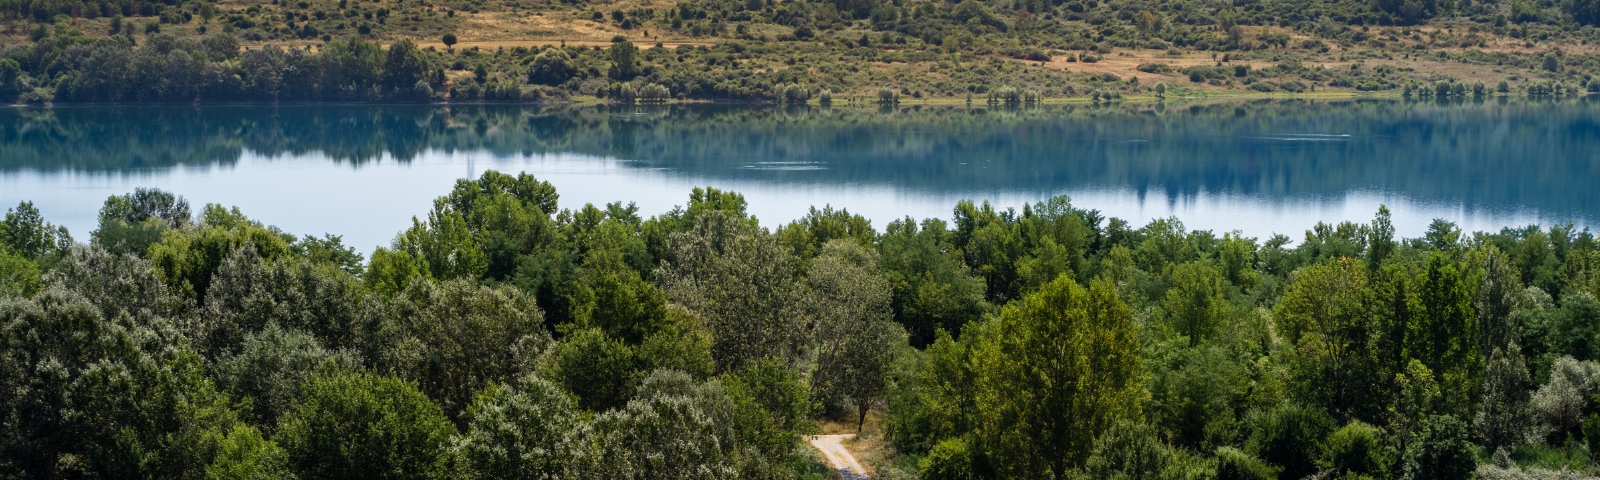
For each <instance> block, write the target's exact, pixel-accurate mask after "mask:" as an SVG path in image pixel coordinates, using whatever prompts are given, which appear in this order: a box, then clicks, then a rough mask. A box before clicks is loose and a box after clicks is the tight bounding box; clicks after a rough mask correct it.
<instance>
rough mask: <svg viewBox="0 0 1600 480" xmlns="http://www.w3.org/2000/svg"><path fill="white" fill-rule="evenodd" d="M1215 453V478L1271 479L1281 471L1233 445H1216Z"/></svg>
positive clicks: (1236, 479) (1226, 479)
mask: <svg viewBox="0 0 1600 480" xmlns="http://www.w3.org/2000/svg"><path fill="white" fill-rule="evenodd" d="M1216 455H1217V480H1273V479H1276V478H1279V477H1278V474H1279V472H1282V471H1283V468H1282V467H1276V466H1273V465H1270V464H1268V463H1266V462H1263V461H1261V459H1259V458H1256V457H1253V456H1251V455H1250V454H1248V453H1245V452H1242V451H1240V450H1239V449H1237V448H1233V447H1218V448H1217V453H1216Z"/></svg>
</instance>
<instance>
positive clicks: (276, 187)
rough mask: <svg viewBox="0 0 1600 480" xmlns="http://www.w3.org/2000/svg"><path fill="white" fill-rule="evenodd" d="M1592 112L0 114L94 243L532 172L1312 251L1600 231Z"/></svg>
mask: <svg viewBox="0 0 1600 480" xmlns="http://www.w3.org/2000/svg"><path fill="white" fill-rule="evenodd" d="M1597 119H1600V98H1593V97H1590V96H1581V97H1566V98H1489V99H1473V98H1458V99H1445V100H1434V99H1428V100H1415V99H1411V100H1407V99H1393V98H1386V99H1338V100H1300V99H1270V100H1269V99H1256V100H1242V101H1241V100H1231V101H1203V102H1170V101H1169V102H1164V103H1150V102H1130V103H1117V104H1101V105H1093V104H1073V105H1044V106H1037V107H1017V108H1013V107H1003V106H1002V107H993V106H985V105H982V104H977V105H972V106H967V105H952V106H901V107H898V108H886V107H877V106H835V107H831V108H829V107H816V106H779V105H738V104H686V105H659V106H624V105H587V106H520V105H468V106H460V105H453V106H437V105H435V106H365V105H361V106H357V105H344V106H276V107H272V106H205V107H191V106H168V107H56V108H6V109H0V203H3V204H4V205H6V206H14V205H16V204H17V202H19V201H22V200H32V201H34V202H35V204H36V205H37V206H38V207H39V209H40V210H41V211H42V212H43V214H44V215H45V218H46V219H47V220H49V221H51V222H54V223H56V224H60V225H65V226H67V227H68V228H70V229H71V231H72V234H73V235H74V237H75V238H77V239H78V240H79V241H87V239H88V234H89V232H90V231H91V230H92V229H93V228H94V225H95V222H96V211H97V210H98V209H99V207H100V205H101V204H102V202H104V200H105V198H106V197H107V196H110V195H114V194H121V193H126V192H129V191H131V190H133V188H134V187H141V186H143V187H159V188H162V189H165V190H169V191H173V192H175V193H178V194H181V195H183V196H185V197H186V198H188V199H189V200H190V201H191V202H193V203H194V204H195V207H196V211H198V207H199V206H200V205H201V204H204V203H221V204H224V205H231V206H238V207H239V208H240V209H241V210H243V211H244V213H245V214H247V215H249V216H250V217H251V218H254V219H256V220H259V221H261V222H263V223H266V224H270V225H276V226H278V227H281V228H283V229H284V230H285V231H288V232H290V233H294V234H297V235H301V234H317V235H320V234H322V233H325V232H326V233H334V234H339V235H343V236H344V238H345V242H346V244H349V245H353V246H356V247H357V248H358V249H360V250H362V251H371V249H372V248H373V247H375V246H378V245H387V244H388V243H389V241H390V239H392V238H393V237H394V235H395V234H397V233H399V232H400V231H401V230H403V229H405V228H406V227H408V226H409V225H410V219H411V217H412V216H413V215H417V216H421V215H423V214H425V213H426V212H427V211H428V209H429V208H430V207H431V205H432V200H433V199H434V198H435V197H438V196H441V195H444V194H446V193H448V192H449V190H450V188H451V186H452V185H453V183H454V182H455V180H456V179H458V178H466V177H475V176H477V175H479V174H481V173H482V172H483V171H484V170H489V169H494V170H500V171H503V172H517V171H526V172H528V173H531V174H534V175H536V176H537V177H539V178H540V179H544V180H548V181H550V182H551V183H553V184H554V185H555V186H556V188H557V190H558V192H559V193H560V195H561V206H562V207H563V208H574V207H581V206H582V205H583V204H584V203H594V204H596V205H600V204H603V203H608V202H614V201H625V202H626V201H633V202H637V203H638V205H639V207H640V210H641V213H642V214H645V215H650V214H657V213H662V212H665V211H667V210H670V209H671V208H672V207H673V206H674V205H682V204H684V203H686V202H687V199H688V195H689V190H690V189H691V188H693V187H695V186H706V185H709V186H714V187H717V188H721V189H727V190H734V191H738V192H741V193H743V194H745V195H746V197H747V198H748V199H749V202H750V211H751V213H752V214H754V215H756V216H757V217H758V218H760V219H761V222H762V223H763V224H765V225H767V226H777V225H780V224H783V223H787V222H788V221H789V220H792V219H794V218H797V217H799V216H802V215H804V214H805V213H806V211H807V209H808V208H809V207H811V206H817V207H819V208H820V207H822V206H823V205H832V206H833V207H835V208H846V209H849V210H850V211H851V212H855V213H860V214H862V215H864V216H867V217H868V218H870V219H872V220H873V224H874V226H876V227H878V228H880V229H881V228H882V226H883V225H885V224H887V223H888V222H889V221H891V220H893V219H896V218H901V217H904V216H907V215H909V216H913V217H917V218H925V217H941V218H949V217H950V216H951V215H950V212H951V209H952V207H953V206H954V205H955V203H956V201H958V200H960V199H973V200H988V201H990V202H992V203H994V204H996V205H998V206H1000V207H1017V208H1019V209H1020V207H1021V205H1022V204H1023V203H1031V202H1033V201H1037V200H1041V199H1044V198H1048V197H1050V196H1054V195H1069V196H1071V197H1072V200H1073V203H1074V204H1075V205H1077V206H1079V207H1085V208H1093V209H1098V210H1100V211H1101V212H1103V213H1104V214H1105V215H1106V216H1109V217H1119V218H1123V219H1126V220H1129V221H1130V222H1132V223H1133V224H1135V225H1143V224H1145V223H1147V222H1148V221H1150V220H1151V219H1154V218H1161V217H1167V216H1176V217H1177V218H1179V219H1180V220H1182V221H1183V222H1184V223H1185V225H1186V226H1188V227H1189V228H1191V229H1209V230H1214V231H1216V232H1218V233H1219V234H1220V233H1221V232H1225V231H1231V230H1240V231H1242V232H1244V233H1245V234H1246V235H1248V236H1252V237H1259V238H1263V239H1265V238H1266V237H1269V236H1271V235H1272V234H1273V233H1283V234H1287V235H1289V236H1290V237H1293V238H1295V239H1297V240H1298V239H1299V238H1301V237H1302V236H1303V232H1304V231H1305V230H1307V229H1309V228H1311V227H1312V226H1313V225H1315V224H1316V223H1317V222H1318V221H1324V222H1330V223H1332V222H1338V221H1345V220H1349V221H1355V222H1367V221H1369V220H1370V219H1371V218H1372V215H1373V213H1374V212H1375V211H1376V210H1377V208H1378V206H1379V205H1380V204H1387V205H1389V207H1390V209H1391V210H1393V211H1394V216H1395V224H1396V226H1397V229H1398V232H1399V234H1400V235H1402V236H1411V237H1415V236H1420V235H1421V234H1422V232H1423V230H1425V229H1426V228H1427V224H1428V223H1429V222H1430V221H1431V220H1432V219H1434V218H1444V219H1448V220H1451V221H1454V222H1456V223H1457V224H1459V225H1461V226H1462V228H1463V229H1464V230H1468V231H1475V230H1499V229H1500V228H1502V227H1507V226H1523V225H1528V224H1541V225H1552V224H1556V223H1565V222H1572V223H1574V224H1576V225H1578V226H1580V227H1585V226H1590V225H1593V224H1594V222H1595V221H1596V219H1600V194H1597V193H1596V188H1595V187H1596V186H1597V185H1600V122H1597Z"/></svg>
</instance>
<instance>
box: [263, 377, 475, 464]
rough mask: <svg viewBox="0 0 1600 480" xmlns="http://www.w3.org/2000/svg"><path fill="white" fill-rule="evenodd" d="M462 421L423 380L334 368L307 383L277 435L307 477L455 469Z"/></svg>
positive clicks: (290, 460) (281, 421)
mask: <svg viewBox="0 0 1600 480" xmlns="http://www.w3.org/2000/svg"><path fill="white" fill-rule="evenodd" d="M453 433H455V428H454V427H452V426H450V422H449V421H448V420H446V419H445V416H444V412H443V411H441V410H440V409H439V406H438V405H437V404H435V403H433V401H431V400H429V399H428V397H427V396H426V395H423V394H422V392H420V391H418V390H417V387H416V385H415V384H413V383H411V382H407V381H404V380H400V379H398V378H394V377H385V376H380V375H376V374H371V373H329V374H323V375H318V376H315V377H312V378H310V379H308V380H307V381H306V382H305V384H304V385H303V386H301V399H300V403H299V404H298V405H296V407H295V408H294V410H293V411H291V412H290V413H289V414H288V415H286V416H284V417H283V419H282V420H280V421H279V422H278V433H277V434H276V435H275V438H276V439H277V441H278V442H279V444H281V445H282V446H283V449H284V450H285V451H286V452H287V453H288V456H289V463H290V465H291V468H292V469H293V470H294V472H295V473H296V474H298V475H299V476H300V477H301V478H327V479H346V478H348V479H354V478H374V477H381V478H416V479H428V478H439V477H444V476H448V473H449V471H448V470H447V468H448V459H449V447H450V436H451V434H453Z"/></svg>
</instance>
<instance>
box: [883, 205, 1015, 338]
mask: <svg viewBox="0 0 1600 480" xmlns="http://www.w3.org/2000/svg"><path fill="white" fill-rule="evenodd" d="M949 236H950V235H949V232H948V230H946V228H945V223H944V222H943V221H940V220H938V219H929V220H927V221H925V222H923V224H922V228H920V229H919V228H918V227H917V223H916V222H915V221H914V220H912V219H911V218H910V217H907V218H906V219H904V220H896V221H894V222H891V223H890V224H889V226H888V227H887V228H886V229H885V231H884V235H883V237H882V238H881V239H880V241H879V246H878V249H879V251H880V252H881V253H882V262H883V267H884V269H885V271H886V273H887V276H888V279H889V285H890V287H891V288H892V289H893V292H894V297H893V303H892V304H891V308H893V309H894V318H895V321H896V322H898V323H899V324H900V325H902V326H904V327H905V329H906V330H907V331H908V332H909V333H910V334H911V344H912V345H915V346H918V347H922V346H926V345H928V344H929V343H931V342H933V340H934V336H935V332H936V331H938V330H944V331H946V332H953V333H954V334H955V335H960V333H961V327H962V326H963V325H966V324H967V322H970V321H973V320H977V319H978V318H979V317H980V316H981V315H982V314H983V312H984V311H985V310H986V309H988V306H989V304H988V302H986V301H985V300H984V285H983V282H982V280H980V279H978V278H975V277H973V276H972V274H971V270H970V269H969V268H968V267H967V266H966V265H965V264H964V263H963V261H962V259H961V254H960V251H959V250H957V249H956V248H955V247H954V246H953V245H951V244H950V241H951V239H950V238H949Z"/></svg>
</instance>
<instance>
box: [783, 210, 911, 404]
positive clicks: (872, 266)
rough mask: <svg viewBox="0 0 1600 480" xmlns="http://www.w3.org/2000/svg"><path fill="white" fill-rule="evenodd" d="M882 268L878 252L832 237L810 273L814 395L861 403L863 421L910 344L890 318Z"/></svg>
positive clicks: (886, 284)
mask: <svg viewBox="0 0 1600 480" xmlns="http://www.w3.org/2000/svg"><path fill="white" fill-rule="evenodd" d="M878 270H879V268H878V257H877V253H876V252H873V251H871V250H867V249H865V248H862V247H861V246H860V245H859V244H857V243H855V242H853V241H849V240H833V241H830V242H828V243H827V244H825V245H823V247H822V254H821V255H820V256H819V257H818V258H817V259H816V260H815V261H814V262H812V264H811V268H810V269H809V271H808V272H807V273H806V279H807V281H808V283H810V286H811V294H812V299H811V300H810V302H808V303H810V304H811V306H812V308H813V309H815V310H814V314H813V315H814V318H815V319H816V327H815V328H816V336H817V338H816V340H815V341H814V342H812V344H814V345H816V350H817V353H816V370H815V372H814V373H813V374H812V375H811V382H812V384H811V388H812V397H813V399H816V400H822V401H828V402H833V403H837V404H848V405H852V406H854V407H856V410H857V413H858V415H859V418H858V423H865V422H866V414H867V410H868V409H869V408H870V407H872V406H873V405H874V404H876V403H877V402H878V401H879V400H880V399H882V398H883V397H884V396H885V395H887V394H888V390H889V387H890V380H889V375H890V370H891V368H892V367H893V366H894V364H895V363H896V360H897V359H898V357H899V354H900V351H901V348H902V346H903V345H905V344H906V336H905V331H904V330H903V329H901V327H900V325H898V324H896V323H894V322H892V321H890V320H889V299H890V292H889V285H888V282H886V281H885V280H884V279H883V277H880V276H878V275H877V274H876V272H877V271H878ZM858 427H859V425H858Z"/></svg>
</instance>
